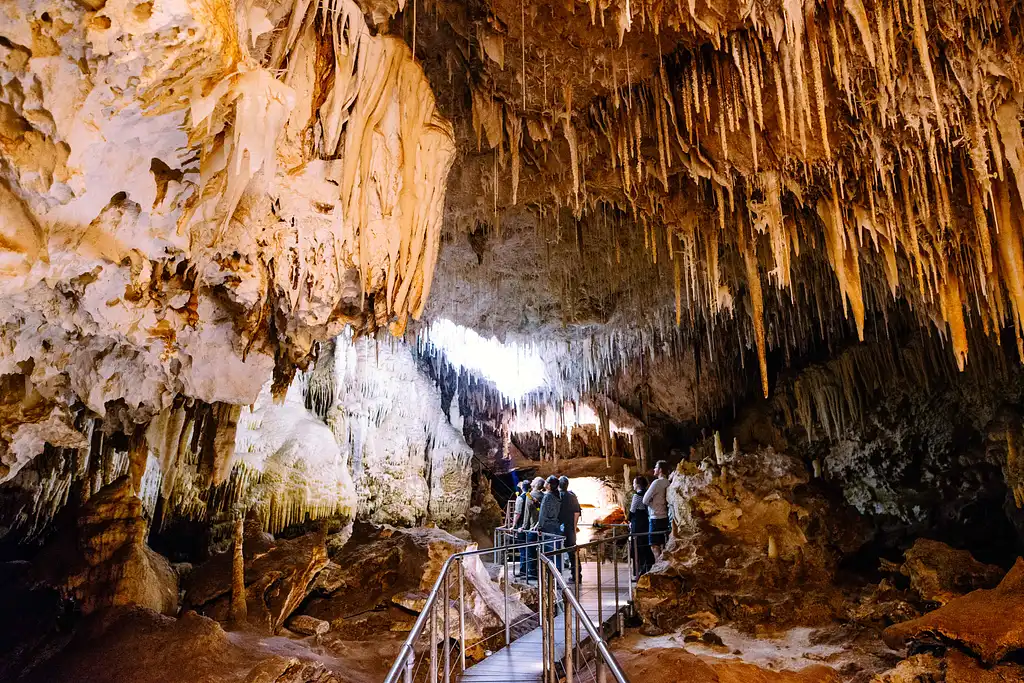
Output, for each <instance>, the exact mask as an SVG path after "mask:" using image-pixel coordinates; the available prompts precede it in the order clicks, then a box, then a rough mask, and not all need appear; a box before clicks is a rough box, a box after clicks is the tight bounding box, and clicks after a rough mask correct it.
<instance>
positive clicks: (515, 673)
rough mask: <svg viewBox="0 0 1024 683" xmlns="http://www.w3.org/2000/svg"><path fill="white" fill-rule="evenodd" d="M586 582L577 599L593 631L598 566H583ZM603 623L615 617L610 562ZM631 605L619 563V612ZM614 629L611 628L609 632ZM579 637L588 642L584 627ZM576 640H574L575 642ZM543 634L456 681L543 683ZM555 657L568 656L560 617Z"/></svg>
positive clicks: (604, 576)
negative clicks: (565, 654) (591, 624)
mask: <svg viewBox="0 0 1024 683" xmlns="http://www.w3.org/2000/svg"><path fill="white" fill-rule="evenodd" d="M582 569H583V572H582V574H583V576H582V578H583V580H582V581H581V582H580V587H579V592H578V595H577V599H578V600H579V602H580V605H581V606H582V607H583V609H585V610H586V612H587V616H588V617H589V618H590V621H591V623H593V624H594V627H595V628H597V627H598V599H597V564H596V563H595V562H584V563H583V567H582ZM601 585H602V591H601V593H602V595H601V606H600V614H601V619H602V620H603V621H604V622H605V624H606V625H610V623H611V622H612V620H613V619H614V617H615V606H616V601H615V567H614V565H613V564H612V563H611V562H605V563H604V564H602V565H601ZM628 603H629V568H628V567H627V566H626V564H625V563H619V599H618V606H619V609H622V608H624V607H626V605H627V604H628ZM613 628H614V626H613V625H611V626H610V629H613ZM579 633H580V637H581V638H583V639H584V640H585V639H587V634H586V632H585V631H584V630H583V626H582V625H581V626H580V627H579ZM575 638H576V636H575V635H574V636H573V639H574V641H575ZM542 643H543V634H542V632H541V629H539V628H537V629H534V630H533V631H530V632H529V633H527V634H526V635H524V636H522V637H520V638H519V639H517V640H515V641H513V642H512V644H511V645H509V646H508V647H505V648H502V649H501V650H498V651H497V652H495V653H494V654H492V655H491V656H489V657H487V659H484V660H483V661H482V662H479V663H477V664H474V665H473V666H471V667H469V668H467V669H466V671H465V673H462V674H460V675H459V676H458V677H457V678H456V680H458V681H465V682H466V683H533V682H538V683H539V682H540V681H541V680H542V674H543V664H542V662H541V648H542ZM555 653H556V656H557V657H558V658H559V659H561V658H562V657H563V656H564V653H565V620H564V618H563V615H561V614H559V615H558V616H557V617H556V618H555ZM580 674H581V675H580V676H578V677H577V680H579V681H580V682H581V683H583V682H584V681H586V680H588V678H587V676H586V675H585V674H584V672H583V671H581V672H580Z"/></svg>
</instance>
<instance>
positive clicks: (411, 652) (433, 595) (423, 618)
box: [384, 540, 551, 683]
mask: <svg viewBox="0 0 1024 683" xmlns="http://www.w3.org/2000/svg"><path fill="white" fill-rule="evenodd" d="M547 543H551V541H543V540H541V541H531V542H530V543H519V544H516V545H509V546H503V547H502V548H501V549H500V550H501V551H502V552H503V553H505V552H508V551H510V550H523V549H526V548H537V547H538V546H541V545H544V544H547ZM493 552H495V549H494V548H483V549H477V550H464V551H462V552H460V553H454V554H452V555H449V556H448V559H446V560H445V561H444V564H443V565H441V571H440V573H439V574H438V577H437V581H435V582H434V587H433V588H432V589H431V590H430V594H429V595H427V599H426V600H425V601H424V603H423V609H421V610H420V614H419V616H418V617H417V618H416V623H414V624H413V627H412V630H411V631H409V636H408V637H407V638H406V639H405V643H403V644H402V648H401V649H400V650H399V652H398V656H397V657H396V658H395V663H394V664H393V665H392V666H391V669H390V670H389V671H388V675H387V676H386V677H385V678H384V683H399V682H400V681H401V680H402V676H403V674H404V676H405V683H412V681H413V666H414V662H415V654H416V653H415V644H416V640H417V639H419V637H420V636H422V635H423V631H424V629H425V627H426V625H427V620H428V619H429V620H430V621H431V626H432V627H433V622H434V621H435V620H434V618H433V616H434V605H435V603H436V602H437V599H438V596H439V595H440V593H441V588H442V587H445V586H446V582H447V580H448V571H449V570H450V569H451V567H452V565H454V564H455V563H456V562H462V561H463V560H464V559H465V558H467V557H472V556H475V555H487V554H490V553H493ZM541 555H542V552H538V553H537V557H538V560H537V561H538V564H539V563H540V557H541ZM538 574H539V572H538ZM459 578H460V582H461V579H462V574H461V573H460V575H459ZM508 585H509V580H508V577H507V576H506V577H505V593H506V595H505V609H506V615H505V638H506V641H507V640H508V638H509V623H508V615H507V611H508ZM459 593H460V597H459V601H460V606H459V621H460V630H462V629H464V628H465V617H464V614H463V604H462V584H461V583H460V585H459ZM447 609H448V605H445V610H446V614H447ZM447 635H448V634H447V633H446V634H445V636H446V638H447ZM431 654H432V655H433V648H431ZM462 660H463V667H465V649H463V652H462ZM447 671H448V670H447V668H446V669H445V672H446V674H447ZM434 680H435V681H436V680H437V677H436V676H435V677H434ZM445 680H447V675H446V677H445Z"/></svg>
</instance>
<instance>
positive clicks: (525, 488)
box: [512, 479, 530, 575]
mask: <svg viewBox="0 0 1024 683" xmlns="http://www.w3.org/2000/svg"><path fill="white" fill-rule="evenodd" d="M529 493H530V482H529V480H527V479H523V480H522V481H520V482H519V484H518V485H517V486H516V502H515V508H514V509H513V513H512V529H513V534H514V535H513V538H514V539H515V540H514V542H515V543H525V542H526V530H525V529H524V528H523V527H524V522H525V521H526V514H525V512H526V500H527V498H529ZM518 553H519V569H518V570H517V572H516V573H517V575H525V574H526V572H525V571H523V569H524V568H525V567H526V548H523V549H522V550H519V551H518Z"/></svg>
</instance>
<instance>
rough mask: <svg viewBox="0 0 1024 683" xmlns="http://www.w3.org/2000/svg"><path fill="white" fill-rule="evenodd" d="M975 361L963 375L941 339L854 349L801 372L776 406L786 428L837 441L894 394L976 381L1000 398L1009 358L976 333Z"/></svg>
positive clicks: (889, 342) (782, 389)
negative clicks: (1000, 389) (999, 394)
mask: <svg viewBox="0 0 1024 683" xmlns="http://www.w3.org/2000/svg"><path fill="white" fill-rule="evenodd" d="M971 335H972V340H971V341H972V342H973V344H974V347H975V362H974V363H972V365H971V366H970V367H968V368H966V369H965V371H961V370H960V369H959V368H958V366H957V364H956V362H955V359H953V358H951V357H950V355H949V354H948V353H947V352H946V351H945V350H944V349H943V346H942V343H941V340H940V339H939V338H938V337H937V335H932V336H918V335H911V336H912V337H916V338H914V339H913V341H911V342H909V343H906V344H903V345H899V344H898V343H897V341H896V340H895V339H889V340H875V341H871V342H868V343H866V344H860V345H856V346H851V347H849V348H847V349H845V350H844V351H842V352H841V353H839V354H838V355H837V356H836V357H835V358H833V359H832V360H829V361H827V362H825V363H820V364H815V365H811V366H809V367H806V368H804V369H802V370H801V371H800V373H799V374H798V375H796V376H795V378H794V379H793V380H792V381H790V382H787V383H786V384H785V385H784V386H782V387H780V390H779V391H778V392H777V393H776V395H775V397H774V399H773V405H774V407H775V408H776V410H778V411H779V414H780V416H781V418H782V424H783V425H784V426H785V427H787V428H794V427H798V428H800V429H802V430H803V432H804V433H805V434H806V435H807V438H808V439H809V440H812V441H813V440H818V439H827V440H836V439H839V438H841V437H842V436H843V434H844V433H845V432H846V431H847V430H849V429H852V428H856V427H857V426H859V425H860V424H862V423H863V421H864V419H865V417H866V416H867V415H868V414H869V413H870V412H871V411H872V410H874V409H875V408H876V407H877V405H878V404H879V402H880V401H881V400H882V399H883V398H884V397H885V396H887V395H889V394H898V393H899V392H903V391H907V390H911V389H913V390H924V391H937V390H940V389H942V388H943V387H948V386H952V385H954V384H956V383H958V382H960V383H962V382H972V383H974V384H975V385H977V386H979V387H983V388H984V390H985V391H986V392H990V393H997V392H998V391H999V385H1000V384H1001V383H1007V382H1008V380H1009V379H1010V378H1011V377H1012V376H1013V373H1012V370H1011V367H1010V364H1009V363H1010V362H1009V361H1008V359H1007V356H1006V355H1005V353H1004V352H1003V350H1002V349H1000V348H999V347H998V346H996V345H995V344H994V343H993V342H992V341H991V340H986V338H985V337H984V336H982V332H981V331H980V330H979V331H975V332H973V333H971Z"/></svg>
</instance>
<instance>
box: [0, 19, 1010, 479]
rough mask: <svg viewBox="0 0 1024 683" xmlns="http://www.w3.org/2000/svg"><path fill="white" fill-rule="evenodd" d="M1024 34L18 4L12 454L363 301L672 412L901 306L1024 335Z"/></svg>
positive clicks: (762, 387) (931, 23)
mask: <svg viewBox="0 0 1024 683" xmlns="http://www.w3.org/2000/svg"><path fill="white" fill-rule="evenodd" d="M1020 29H1021V6H1020V3H1018V2H1015V1H1013V0H989V1H985V0H977V1H975V0H941V1H940V2H932V3H926V2H924V0H846V1H845V2H840V1H839V0H834V1H828V2H823V1H812V0H804V1H801V0H785V1H783V2H758V1H751V2H737V1H732V0H730V1H725V2H722V1H709V0H688V1H687V2H681V1H680V2H677V3H666V2H658V1H649V0H635V1H634V0H615V1H614V2H598V1H596V0H593V1H591V2H574V1H571V0H569V1H559V2H543V1H540V0H519V1H518V2H516V1H515V0H511V1H505V0H501V1H490V2H440V1H431V0H424V1H420V0H411V1H409V0H406V1H405V2H403V1H401V0H366V1H364V2H355V1H353V0H294V1H289V2H275V1H272V0H237V1H236V2H229V1H228V0H212V1H211V0H203V1H200V0H151V1H148V2H141V3H140V2H135V1H134V0H105V1H104V0H77V1H75V2H72V1H71V0H14V1H13V2H7V3H4V5H3V7H0V374H2V375H4V376H5V378H6V379H5V385H9V388H10V390H9V391H5V394H4V398H3V401H4V409H3V410H2V411H0V413H2V414H0V441H2V443H3V444H4V446H3V450H2V452H0V481H2V480H3V479H5V478H8V477H10V476H13V475H14V474H15V473H16V472H17V470H18V469H20V468H21V467H22V466H24V464H25V463H26V462H28V461H29V460H31V458H32V457H34V455H35V454H37V453H38V452H39V451H40V448H41V445H42V443H44V442H46V441H49V442H50V443H57V444H58V445H63V446H67V447H80V446H81V443H82V440H83V439H84V438H85V437H84V436H83V435H82V434H80V433H79V432H78V430H77V429H76V425H75V424H74V416H75V414H76V413H75V411H76V410H80V409H82V408H83V407H84V408H86V409H88V410H89V411H91V412H92V413H93V414H96V415H100V416H104V417H105V418H106V419H107V420H108V421H109V422H110V423H111V424H121V423H123V424H124V425H129V426H130V425H132V424H136V423H138V424H143V423H147V422H148V421H149V420H150V419H152V417H153V416H154V415H156V414H158V413H160V412H161V411H165V410H167V409H168V408H169V407H170V406H171V405H172V403H173V402H174V401H175V400H177V399H178V397H181V396H185V397H190V398H196V399H201V400H202V401H207V402H223V403H229V404H235V405H239V404H243V405H248V404H251V403H253V402H254V401H255V400H256V397H257V395H258V394H259V392H260V388H261V387H262V386H263V384H264V383H265V382H266V380H268V379H270V378H271V376H273V377H274V379H275V381H276V384H275V388H276V390H277V391H276V393H278V394H282V395H283V391H284V389H285V388H286V387H287V385H288V382H289V381H290V380H291V377H292V375H293V374H294V373H295V371H296V368H304V367H306V366H308V365H309V363H310V362H311V361H312V359H313V358H314V357H315V354H316V350H317V348H318V343H319V342H323V341H326V340H329V339H331V338H332V337H335V336H337V335H338V334H339V333H341V331H342V330H343V329H345V328H346V326H351V327H352V328H353V329H354V330H356V331H357V332H359V333H362V334H378V335H392V336H406V337H407V338H408V337H410V336H412V335H415V334H417V333H419V332H421V331H422V330H424V329H425V327H426V323H429V322H430V321H432V320H438V319H442V318H447V319H450V320H452V321H454V322H457V323H459V324H462V325H465V326H467V327H471V328H473V329H476V330H478V331H480V332H481V333H482V334H494V335H497V336H498V337H500V338H502V339H512V340H518V341H521V342H526V343H532V344H536V345H538V347H539V348H543V349H544V350H545V352H546V353H547V355H548V356H549V362H550V363H552V364H553V365H554V366H555V370H554V371H553V374H554V375H555V376H556V378H557V379H558V380H559V381H560V385H559V392H560V393H561V394H562V395H569V396H571V395H576V396H579V395H582V394H586V393H588V392H602V393H609V394H611V395H615V396H618V397H621V398H622V399H623V402H624V403H630V401H629V398H630V397H631V396H635V395H636V394H637V393H640V392H646V393H647V394H648V395H650V396H653V398H652V399H651V400H652V403H653V405H654V407H655V409H656V410H658V412H660V413H663V414H665V415H667V416H670V417H671V418H672V419H674V420H677V421H684V420H687V419H694V417H695V416H696V415H702V414H710V413H712V412H713V409H714V406H716V405H719V404H723V405H724V404H725V403H726V402H729V401H734V400H735V399H736V396H737V395H761V394H763V395H765V396H767V395H768V394H769V392H770V390H771V389H772V387H773V385H774V383H775V382H776V381H777V377H776V376H777V374H778V371H779V368H780V367H783V366H786V365H789V364H790V363H793V362H796V360H795V359H799V358H802V357H810V356H812V355H814V354H816V353H819V354H820V353H821V349H835V348H839V347H840V346H844V345H847V344H850V343H857V342H860V341H863V340H866V339H867V340H871V339H879V338H884V337H886V336H888V334H889V333H890V331H892V333H894V334H895V333H906V331H907V330H916V331H920V332H921V333H923V334H926V335H928V336H930V337H934V338H935V339H936V340H938V343H941V344H943V345H944V346H945V349H946V352H947V353H948V354H950V355H951V357H952V358H953V359H954V361H955V363H956V364H957V365H958V366H959V367H960V368H963V367H964V366H965V365H966V364H968V363H970V362H971V358H972V356H971V348H972V347H974V346H976V345H978V344H982V345H993V344H995V343H998V342H1000V341H1002V342H1003V343H1004V346H1006V347H1008V348H1009V349H1012V348H1013V346H1014V345H1016V347H1017V349H1018V350H1019V352H1020V353H1024V349H1022V348H1021V346H1022V342H1021V337H1022V331H1021V329H1022V324H1024V241H1022V235H1024V231H1022V226H1021V218H1020V216H1021V208H1022V203H1021V201H1022V197H1024V136H1022V133H1021V115H1022V106H1024V87H1022V79H1024V73H1022V66H1024V61H1022V60H1021V58H1020V55H1021V54H1024V50H1022V46H1021V44H1020V42H1021V40H1022V38H1021V36H1022V31H1021V30H1020ZM737 359H738V362H737ZM680 377H682V378H685V379H686V381H685V382H683V383H682V384H681V383H680V379H679V378H680ZM679 387H682V388H679ZM677 389H678V390H677ZM698 394H702V395H698Z"/></svg>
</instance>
